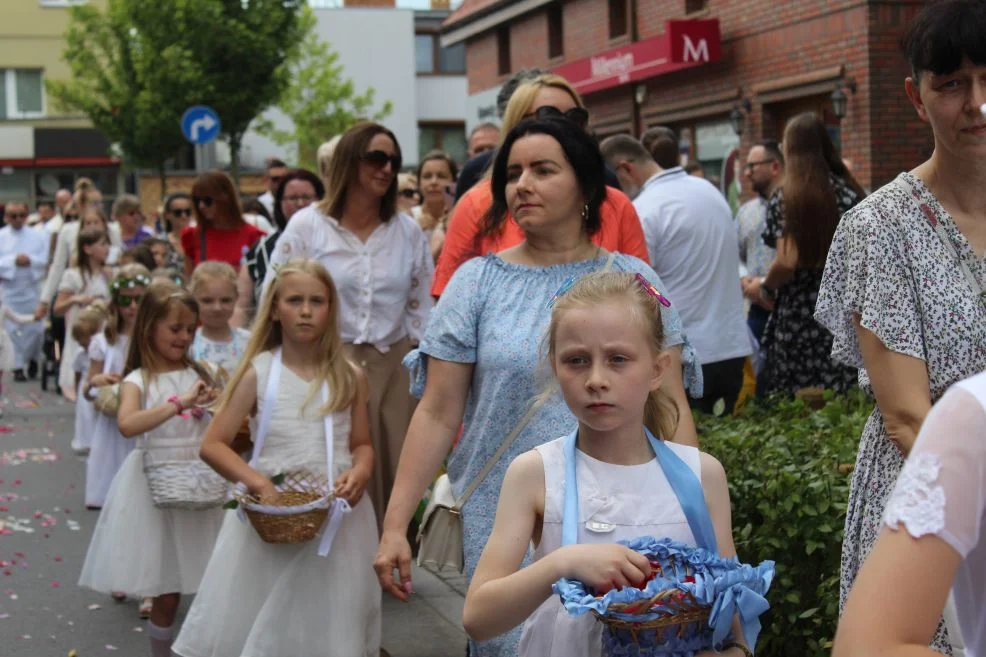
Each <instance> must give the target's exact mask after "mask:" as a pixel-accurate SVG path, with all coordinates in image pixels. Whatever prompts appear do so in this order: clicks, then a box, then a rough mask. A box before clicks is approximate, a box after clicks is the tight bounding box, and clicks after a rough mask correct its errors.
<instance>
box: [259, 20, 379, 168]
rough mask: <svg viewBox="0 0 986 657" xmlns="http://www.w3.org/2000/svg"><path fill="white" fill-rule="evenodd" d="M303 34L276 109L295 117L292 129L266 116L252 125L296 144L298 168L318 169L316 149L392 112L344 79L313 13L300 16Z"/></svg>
mask: <svg viewBox="0 0 986 657" xmlns="http://www.w3.org/2000/svg"><path fill="white" fill-rule="evenodd" d="M301 22H302V29H303V30H304V32H305V37H304V40H303V41H302V44H301V49H300V52H299V53H298V56H297V58H296V60H295V61H294V62H292V64H291V66H290V73H291V83H290V84H289V85H288V87H287V88H286V89H285V91H284V93H283V94H282V95H281V97H280V100H279V101H278V102H277V107H278V109H280V110H281V111H282V112H284V114H286V115H287V116H288V118H290V119H291V121H292V123H293V124H294V125H293V127H292V129H291V130H281V129H278V128H276V127H275V126H274V123H273V122H272V121H271V120H270V119H267V118H260V119H257V121H256V122H255V123H254V126H253V127H254V130H256V131H257V132H258V133H259V134H261V135H264V136H266V137H268V138H270V139H271V140H273V141H274V142H275V143H277V144H279V145H281V146H287V145H291V146H296V147H297V149H298V164H299V165H300V166H304V167H307V168H308V169H312V170H315V169H316V157H315V156H316V151H317V150H318V147H319V145H320V144H321V143H322V142H324V141H325V140H326V139H329V138H331V137H333V136H334V135H337V134H340V133H342V132H345V131H346V130H348V129H349V128H350V127H351V126H352V125H353V124H354V123H356V122H357V121H359V120H360V119H372V120H374V121H380V120H382V119H384V118H386V117H387V116H389V115H390V113H391V111H392V110H393V105H392V103H391V102H390V101H389V100H388V101H385V102H384V103H383V105H382V106H381V108H380V110H379V111H376V112H374V111H373V107H374V99H375V95H376V93H375V91H374V89H372V88H368V89H367V90H366V91H364V92H363V93H361V94H357V93H356V88H355V85H354V84H353V81H352V80H351V79H349V78H346V77H344V71H343V67H342V65H341V64H339V54H338V53H337V52H335V51H333V50H332V48H331V47H330V46H329V45H328V44H327V43H324V42H323V41H321V40H320V39H319V37H318V33H317V31H316V29H315V28H316V19H315V16H314V13H313V12H312V11H311V10H310V9H306V10H305V11H304V12H303V14H302V18H301Z"/></svg>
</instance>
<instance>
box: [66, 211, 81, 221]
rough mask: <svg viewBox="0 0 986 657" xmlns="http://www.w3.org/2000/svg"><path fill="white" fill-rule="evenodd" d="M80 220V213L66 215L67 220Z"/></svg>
mask: <svg viewBox="0 0 986 657" xmlns="http://www.w3.org/2000/svg"><path fill="white" fill-rule="evenodd" d="M78 220H79V215H78V214H76V213H74V212H71V213H69V214H67V215H65V221H78Z"/></svg>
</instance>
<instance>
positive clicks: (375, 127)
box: [318, 121, 401, 221]
mask: <svg viewBox="0 0 986 657" xmlns="http://www.w3.org/2000/svg"><path fill="white" fill-rule="evenodd" d="M377 135H387V136H388V137H390V140H391V141H392V142H394V153H395V154H396V155H397V156H398V157H400V156H401V145H400V144H399V143H398V142H397V137H395V136H394V133H393V132H391V131H390V130H388V129H387V128H385V127H384V126H382V125H380V124H379V123H372V122H370V121H364V122H362V123H357V124H356V125H354V126H353V127H352V128H350V129H349V130H347V131H346V132H345V133H344V134H343V135H342V139H340V140H339V143H338V144H337V145H336V148H335V151H334V152H333V153H332V161H331V162H329V170H328V173H327V174H326V176H325V198H323V199H322V200H321V201H319V203H318V209H319V210H320V211H321V212H323V213H325V214H327V215H329V216H330V217H333V218H334V219H339V218H341V217H342V213H343V210H345V208H346V194H347V193H348V192H349V187H350V185H358V184H359V166H360V164H362V162H363V155H364V153H366V151H367V150H368V149H369V148H370V142H371V141H373V138H374V137H376V136H377ZM393 173H394V179H393V180H391V181H390V187H388V188H387V192H386V193H385V194H384V195H383V198H381V199H380V221H390V218H391V217H393V216H394V214H396V213H397V174H398V173H400V171H394V172H393Z"/></svg>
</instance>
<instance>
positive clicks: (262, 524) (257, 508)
mask: <svg viewBox="0 0 986 657" xmlns="http://www.w3.org/2000/svg"><path fill="white" fill-rule="evenodd" d="M277 491H278V492H277V495H276V496H274V497H273V498H271V497H267V498H265V499H264V500H263V502H262V503H261V501H260V499H259V498H257V497H256V496H255V495H243V496H242V497H241V498H240V500H239V502H240V505H241V506H242V507H243V511H244V512H245V513H246V516H247V518H249V519H250V524H251V525H253V528H254V529H256V530H257V533H258V534H260V538H261V539H263V541H264V542H265V543H282V544H293V543H304V542H306V541H310V540H312V539H313V538H315V536H317V535H318V532H319V531H320V530H321V529H322V525H323V524H324V523H325V520H326V518H327V517H328V515H329V507H330V506H331V504H332V499H333V496H332V493H331V489H330V488H329V486H328V483H327V482H326V481H325V480H324V479H321V478H318V477H315V476H313V475H311V474H308V473H293V474H289V475H286V476H285V477H284V481H282V482H281V483H280V484H278V485H277Z"/></svg>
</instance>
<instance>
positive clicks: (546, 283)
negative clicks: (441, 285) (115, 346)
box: [405, 254, 701, 657]
mask: <svg viewBox="0 0 986 657" xmlns="http://www.w3.org/2000/svg"><path fill="white" fill-rule="evenodd" d="M606 259H607V257H606V256H603V257H600V258H595V259H592V260H585V261H582V262H575V263H569V264H562V265H553V266H550V267H528V266H524V265H516V264H512V263H507V262H504V261H503V260H502V259H500V258H499V257H498V256H495V255H487V256H483V257H479V258H474V259H472V260H470V261H469V262H467V263H466V264H464V265H462V267H460V268H459V269H458V270H457V271H456V273H455V275H454V276H453V277H452V280H451V281H450V282H449V284H448V287H446V288H445V291H444V292H443V294H442V297H441V299H440V300H439V302H438V305H437V306H436V307H435V309H434V310H433V311H432V314H431V318H430V321H429V324H428V329H427V331H426V332H425V336H424V339H423V340H422V341H421V347H420V350H417V351H413V352H411V353H410V354H409V355H408V357H407V359H406V360H405V363H406V364H407V365H408V366H409V367H410V369H412V374H413V375H414V376H413V379H412V384H411V388H412V392H413V393H414V394H415V395H417V396H421V394H422V393H423V392H424V387H425V382H426V378H427V358H423V357H422V356H429V357H432V358H438V359H441V360H445V361H452V362H456V363H473V364H475V369H474V371H473V376H472V387H471V388H470V390H469V394H468V397H467V399H466V407H465V415H464V418H463V423H464V429H463V432H462V437H461V438H460V439H459V443H458V444H457V445H456V447H455V449H454V450H453V451H452V453H451V455H450V456H449V460H448V474H449V479H450V480H451V482H452V488H453V490H454V491H455V494H456V495H457V496H459V495H462V493H463V491H464V490H465V488H466V487H467V486H468V485H469V482H470V481H471V480H472V478H473V477H475V476H476V474H478V473H479V471H480V470H481V469H482V467H483V464H485V463H486V460H487V459H488V458H489V457H490V456H492V455H493V453H494V452H496V450H497V448H498V447H499V446H500V443H501V441H502V440H503V439H504V438H506V437H507V435H508V434H509V433H510V432H511V430H512V429H513V428H514V426H515V425H516V424H517V422H518V421H519V420H520V419H521V418H522V417H523V415H524V413H525V412H526V411H527V409H528V408H529V406H530V403H531V401H532V399H533V398H534V397H535V396H536V395H537V394H538V393H539V392H540V390H541V389H542V388H543V387H544V386H545V385H546V384H547V383H548V382H549V381H550V376H551V371H550V369H549V368H548V365H547V362H546V358H545V357H546V354H547V344H546V342H545V340H544V336H545V333H546V331H547V328H548V321H549V319H550V316H551V311H550V310H549V309H548V308H547V307H546V305H547V303H548V301H549V299H551V297H552V296H553V295H554V294H555V292H557V291H558V288H560V287H561V286H562V284H563V283H565V281H566V280H567V279H568V278H569V277H571V276H573V275H575V276H582V275H585V274H589V273H592V272H594V271H599V270H601V269H603V267H604V266H605V264H606ZM612 271H626V272H633V273H640V274H643V275H644V276H645V277H646V278H647V279H648V280H650V281H651V282H652V283H653V284H654V285H655V286H656V287H657V288H658V290H660V291H661V292H662V293H663V294H665V295H666V294H667V293H666V291H665V287H664V284H663V283H662V282H661V279H660V278H658V276H657V274H656V273H654V270H653V269H651V268H650V267H649V266H648V265H647V264H646V263H644V262H643V261H642V260H639V259H637V258H634V257H631V256H626V255H622V254H617V255H616V256H615V257H614V259H613V265H612ZM673 301H674V300H673V299H672V303H673ZM662 318H663V320H664V327H665V335H666V336H667V346H669V347H671V346H676V345H681V344H683V343H684V338H683V337H682V334H681V320H680V319H679V317H678V312H677V311H676V310H674V306H672V307H671V308H670V309H664V310H663V312H662ZM682 360H683V362H685V363H686V385H689V384H690V386H689V387H691V389H692V391H693V393H695V394H697V391H698V390H699V389H700V386H701V379H700V374H699V373H698V372H699V370H697V369H696V368H695V358H694V352H693V351H692V349H691V347H690V346H686V347H685V349H684V352H683V354H682ZM574 426H575V416H573V415H572V413H571V411H569V409H568V407H567V406H566V405H565V402H564V400H563V399H562V398H561V396H560V395H557V394H556V395H555V396H554V397H553V398H552V399H551V401H549V402H548V403H546V404H545V405H544V406H543V407H542V408H541V409H540V410H539V411H538V412H537V413H536V414H535V416H534V417H533V418H532V419H531V421H530V422H529V423H528V425H527V426H526V427H525V428H524V429H523V431H521V432H520V435H518V436H517V439H516V440H515V441H514V443H513V444H512V445H511V446H510V448H509V449H508V450H507V452H506V454H505V455H504V456H503V457H502V458H501V459H500V461H499V462H498V463H497V464H496V465H495V466H494V467H493V469H492V470H491V471H490V474H489V475H488V476H487V477H486V480H485V481H483V482H482V483H481V484H480V485H479V487H478V488H476V491H475V493H474V494H473V496H472V497H471V498H469V500H468V502H467V503H466V505H465V507H463V509H462V520H463V534H464V536H463V539H464V548H465V566H466V575H467V576H468V577H470V578H471V577H472V574H473V572H474V571H475V569H476V564H477V562H478V561H479V556H480V554H481V553H482V551H483V547H484V546H485V545H486V541H487V539H488V538H489V536H490V532H491V530H492V528H493V519H494V517H495V515H496V506H497V501H498V499H499V495H500V485H501V483H502V482H503V475H504V474H505V472H506V469H507V466H508V465H509V464H510V462H511V461H513V460H514V458H516V457H517V456H519V455H520V454H523V453H524V452H527V451H529V450H531V449H534V448H535V447H536V446H538V445H541V444H543V443H546V442H549V441H551V440H554V439H555V438H557V437H558V436H563V435H565V434H567V433H569V432H570V431H571V430H572V428H573V427H574ZM519 638H520V628H518V629H517V630H515V631H514V632H511V633H509V634H506V635H504V636H501V637H499V638H497V639H495V640H493V641H488V642H483V643H480V644H476V643H473V644H472V646H471V653H470V654H471V655H472V657H506V656H507V655H510V656H511V657H512V656H514V655H516V654H517V644H518V640H519Z"/></svg>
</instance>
